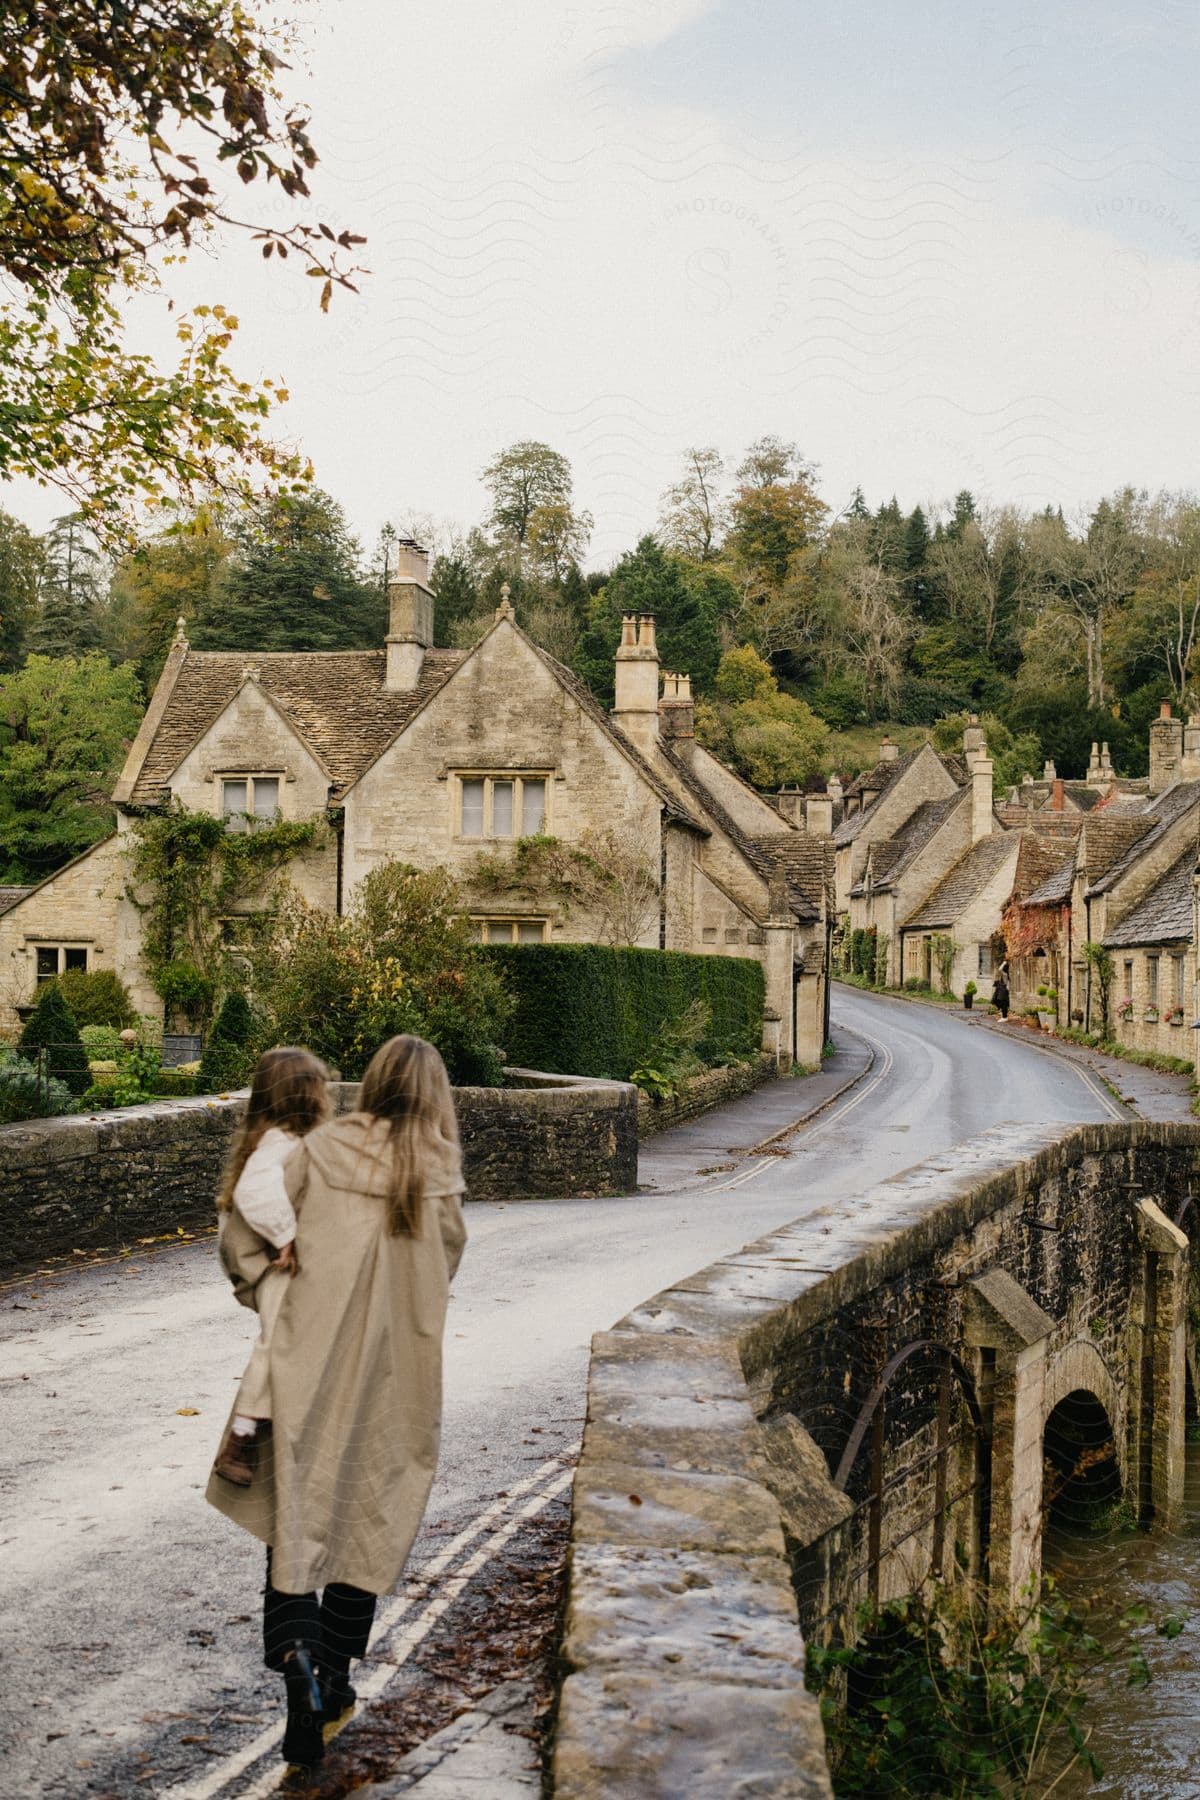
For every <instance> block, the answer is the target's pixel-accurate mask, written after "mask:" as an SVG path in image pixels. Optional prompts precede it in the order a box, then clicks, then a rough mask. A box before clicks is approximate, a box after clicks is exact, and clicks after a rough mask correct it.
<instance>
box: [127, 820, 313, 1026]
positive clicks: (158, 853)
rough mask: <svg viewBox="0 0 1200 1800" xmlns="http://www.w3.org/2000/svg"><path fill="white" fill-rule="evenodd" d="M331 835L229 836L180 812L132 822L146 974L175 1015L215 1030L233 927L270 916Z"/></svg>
mask: <svg viewBox="0 0 1200 1800" xmlns="http://www.w3.org/2000/svg"><path fill="white" fill-rule="evenodd" d="M325 830H326V826H325V824H324V821H322V820H308V821H305V822H304V823H292V822H290V821H280V822H278V823H276V824H273V825H262V826H259V827H257V828H256V829H252V830H249V831H230V830H229V829H228V827H227V825H226V823H225V821H224V819H219V818H215V817H214V816H213V815H212V814H211V813H204V812H192V811H190V810H189V809H188V808H187V807H184V806H181V805H179V804H178V803H173V804H172V805H171V806H170V807H168V808H166V809H164V810H163V811H161V812H153V813H143V814H141V815H140V816H137V817H135V818H134V819H133V821H132V828H131V834H130V838H131V841H130V849H129V881H128V884H127V886H126V890H125V891H126V894H127V896H128V898H129V899H130V900H131V901H132V902H133V904H134V906H136V907H137V909H138V911H139V912H140V913H141V915H142V930H143V956H144V958H145V962H146V968H147V972H148V974H149V976H150V979H151V982H152V983H153V985H154V990H155V992H156V993H157V994H159V995H161V997H162V999H163V1002H164V1003H165V1005H166V1008H167V1011H168V1012H169V1013H173V1014H180V1015H182V1016H183V1017H185V1018H188V1019H190V1020H192V1021H193V1022H194V1023H195V1024H197V1025H203V1024H207V1022H208V1020H209V1019H210V1018H211V1016H212V1011H213V1007H214V1004H215V1002H216V999H217V996H218V994H219V993H220V992H221V990H222V989H223V987H225V985H226V974H227V970H228V965H229V958H230V952H231V949H234V948H235V947H236V946H233V945H231V943H230V942H229V938H228V921H229V919H230V918H231V916H233V915H236V914H239V913H244V914H246V915H247V916H248V918H249V919H252V918H253V916H254V912H257V913H259V914H262V913H268V912H271V911H272V910H273V909H274V906H275V904H276V902H277V899H278V880H279V877H280V876H281V874H282V872H283V870H284V869H285V868H286V867H287V865H288V864H289V863H290V862H291V861H292V860H293V858H295V857H296V856H298V855H300V854H301V853H302V852H303V851H305V850H310V849H312V848H313V846H314V845H315V844H316V843H317V842H318V840H319V837H320V835H321V834H322V833H323V832H324V831H325ZM252 908H253V911H252V910H251V909H252Z"/></svg>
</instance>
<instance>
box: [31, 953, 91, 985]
mask: <svg viewBox="0 0 1200 1800" xmlns="http://www.w3.org/2000/svg"><path fill="white" fill-rule="evenodd" d="M87 966H88V953H87V947H86V945H83V944H35V945H34V968H35V971H36V981H37V986H38V987H45V985H46V983H47V982H48V981H53V980H54V977H55V976H56V975H65V974H66V972H67V970H68V969H86V968H87Z"/></svg>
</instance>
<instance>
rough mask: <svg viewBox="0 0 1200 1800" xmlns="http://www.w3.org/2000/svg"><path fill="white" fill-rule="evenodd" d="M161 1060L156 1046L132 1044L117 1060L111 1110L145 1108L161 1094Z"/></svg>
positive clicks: (110, 1102)
mask: <svg viewBox="0 0 1200 1800" xmlns="http://www.w3.org/2000/svg"><path fill="white" fill-rule="evenodd" d="M160 1063H161V1056H160V1053H159V1051H158V1049H157V1048H156V1046H155V1045H153V1044H133V1045H131V1046H130V1048H129V1049H128V1050H122V1053H121V1055H120V1057H119V1058H118V1060H117V1079H116V1081H115V1082H114V1083H113V1086H112V1090H111V1093H110V1097H109V1102H108V1103H109V1105H110V1106H143V1105H144V1104H145V1103H146V1101H148V1100H153V1099H154V1097H155V1094H156V1093H157V1091H158V1080H159V1076H160V1073H161V1069H160Z"/></svg>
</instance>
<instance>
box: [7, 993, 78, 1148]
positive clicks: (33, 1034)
mask: <svg viewBox="0 0 1200 1800" xmlns="http://www.w3.org/2000/svg"><path fill="white" fill-rule="evenodd" d="M19 1048H20V1051H21V1055H22V1056H23V1057H25V1058H26V1060H27V1061H28V1062H31V1063H38V1060H39V1056H40V1057H41V1062H40V1064H39V1066H40V1067H41V1068H42V1069H43V1070H44V1072H45V1073H46V1074H47V1075H49V1076H53V1077H55V1078H56V1079H58V1080H59V1081H63V1082H65V1083H66V1085H67V1087H68V1088H69V1089H70V1090H71V1092H72V1093H73V1094H75V1095H79V1094H82V1093H83V1092H84V1091H85V1090H86V1089H87V1088H89V1087H90V1086H91V1081H92V1077H91V1072H90V1070H89V1069H88V1059H87V1051H86V1050H85V1049H84V1047H83V1044H82V1042H81V1041H80V1037H79V1029H78V1027H77V1025H76V1024H75V1020H74V1018H73V1017H72V1014H71V1009H70V1007H69V1006H68V1005H67V1003H66V1001H65V1000H64V999H63V996H62V990H61V989H60V988H59V985H58V983H57V981H48V982H47V983H46V985H45V986H44V987H43V988H42V991H41V993H40V994H39V995H38V1000H37V1005H36V1006H35V1007H34V1009H33V1012H32V1014H31V1015H30V1018H29V1022H28V1024H27V1025H26V1027H25V1029H24V1031H23V1032H22V1033H21V1042H20V1046H19ZM29 1116H30V1117H36V1116H38V1115H36V1114H30V1115H29Z"/></svg>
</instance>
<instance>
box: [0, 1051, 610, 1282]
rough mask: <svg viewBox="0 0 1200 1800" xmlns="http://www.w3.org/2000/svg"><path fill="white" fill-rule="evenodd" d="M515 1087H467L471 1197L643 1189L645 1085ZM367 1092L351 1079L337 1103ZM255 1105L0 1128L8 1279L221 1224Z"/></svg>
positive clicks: (517, 1074)
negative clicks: (241, 1133)
mask: <svg viewBox="0 0 1200 1800" xmlns="http://www.w3.org/2000/svg"><path fill="white" fill-rule="evenodd" d="M508 1075H509V1078H510V1079H511V1080H512V1082H513V1083H514V1085H513V1086H511V1087H506V1088H459V1089H456V1091H455V1102H456V1105H457V1107H458V1115H459V1125H460V1128H461V1131H462V1137H463V1150H464V1163H465V1168H466V1176H467V1198H468V1200H518V1199H519V1200H526V1199H546V1198H554V1197H558V1196H562V1195H569V1194H611V1193H631V1192H632V1191H633V1190H634V1189H635V1188H636V1186H637V1147H638V1124H637V1090H636V1089H635V1088H633V1087H631V1086H629V1085H628V1084H626V1083H624V1082H614V1081H587V1080H583V1079H578V1078H575V1077H572V1076H567V1075H554V1076H544V1075H539V1074H537V1073H535V1072H533V1071H530V1070H521V1069H513V1070H509V1071H508ZM356 1095H357V1087H356V1086H354V1085H353V1084H351V1083H339V1084H338V1087H337V1092H336V1094H335V1108H336V1110H337V1111H339V1112H346V1111H349V1110H350V1109H351V1108H352V1107H353V1105H354V1100H355V1097H356ZM243 1105H244V1097H243V1096H240V1095H231V1096H228V1097H222V1098H220V1099H195V1100H162V1101H157V1102H155V1103H154V1104H152V1105H149V1106H131V1107H126V1108H123V1109H121V1110H120V1111H114V1112H101V1113H93V1114H89V1115H72V1116H70V1117H67V1118H61V1119H34V1120H30V1121H29V1122H28V1123H26V1124H23V1125H7V1126H4V1127H3V1128H0V1246H2V1247H0V1270H4V1269H9V1270H11V1269H16V1268H22V1267H27V1266H29V1265H30V1264H31V1263H35V1262H37V1261H39V1260H40V1259H42V1258H44V1257H47V1256H54V1255H69V1254H70V1252H71V1251H72V1250H84V1249H96V1248H112V1249H116V1248H119V1247H121V1246H124V1245H127V1244H133V1243H136V1242H137V1241H138V1239H139V1238H150V1237H162V1236H163V1235H165V1234H167V1233H170V1232H173V1231H175V1230H177V1229H183V1230H193V1229H195V1228H197V1227H202V1226H206V1225H211V1224H212V1223H213V1216H214V1214H213V1201H214V1196H215V1194H216V1190H217V1185H218V1182H219V1178H220V1172H221V1168H222V1165H223V1163H224V1160H225V1156H226V1153H227V1151H228V1148H229V1142H230V1139H231V1137H232V1135H233V1131H234V1127H235V1126H236V1124H237V1121H238V1119H239V1117H240V1116H241V1112H242V1107H243Z"/></svg>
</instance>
